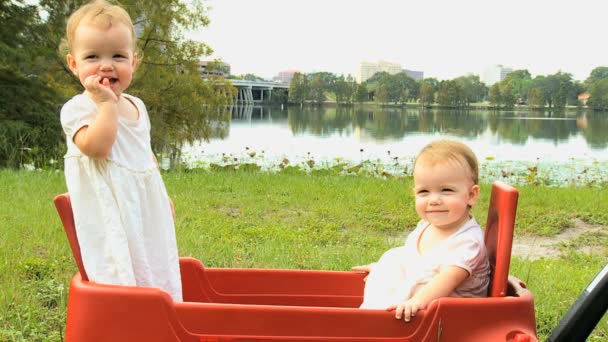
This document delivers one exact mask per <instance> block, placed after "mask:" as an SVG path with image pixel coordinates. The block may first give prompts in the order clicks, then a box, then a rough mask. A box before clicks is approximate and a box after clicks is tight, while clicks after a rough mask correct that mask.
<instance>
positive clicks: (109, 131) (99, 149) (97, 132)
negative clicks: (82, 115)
mask: <svg viewBox="0 0 608 342" xmlns="http://www.w3.org/2000/svg"><path fill="white" fill-rule="evenodd" d="M84 86H85V89H86V90H87V92H88V93H89V95H90V96H91V98H92V99H93V101H94V102H95V103H96V104H97V107H98V109H99V111H98V113H97V116H96V117H95V120H94V121H93V122H92V123H91V124H90V125H89V126H84V127H82V128H81V129H80V130H78V132H76V134H74V143H75V144H76V146H78V148H79V149H80V151H81V152H82V153H84V154H86V155H87V156H89V157H91V158H93V159H103V158H106V157H107V156H108V155H109V154H110V151H111V150H112V145H114V141H115V140H116V132H117V131H118V98H117V97H116V95H115V94H114V93H113V92H112V90H111V89H110V88H109V86H110V83H109V80H108V79H107V78H106V79H104V80H103V82H102V80H101V78H100V77H99V76H96V75H91V76H89V77H87V79H86V80H85V84H84Z"/></svg>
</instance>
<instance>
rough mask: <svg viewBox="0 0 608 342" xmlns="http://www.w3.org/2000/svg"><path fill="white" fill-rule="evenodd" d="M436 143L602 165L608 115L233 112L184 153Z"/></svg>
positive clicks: (516, 157)
mask: <svg viewBox="0 0 608 342" xmlns="http://www.w3.org/2000/svg"><path fill="white" fill-rule="evenodd" d="M439 138H449V139H455V140H460V141H463V142H465V143H467V144H468V145H469V146H471V148H472V149H473V150H474V151H475V153H476V154H477V156H478V158H479V159H495V160H508V161H534V160H538V159H540V160H542V161H556V162H564V161H569V160H571V159H572V158H574V159H577V160H587V161H594V160H607V159H608V114H607V113H601V114H595V115H592V114H589V113H587V114H584V113H578V114H577V113H576V112H566V113H561V114H550V113H539V112H527V111H509V112H505V111H503V112H491V111H466V112H464V111H451V110H432V111H428V110H427V111H420V110H418V109H404V110H379V109H371V110H360V109H352V108H346V109H341V108H304V109H300V108H299V107H297V108H294V107H287V108H285V109H283V110H281V109H280V108H271V107H236V108H234V109H233V113H232V120H231V122H230V124H229V127H228V128H227V131H226V132H225V136H224V137H222V138H212V139H211V141H209V142H199V143H196V144H194V145H193V146H189V147H188V148H187V149H186V152H187V154H189V155H191V157H192V158H194V159H196V157H195V156H198V157H200V158H205V156H207V157H210V156H212V155H218V154H219V155H221V154H224V155H240V154H244V153H250V152H251V151H255V152H257V153H262V152H263V153H264V154H265V155H266V157H267V158H271V159H272V158H289V159H293V160H298V159H309V158H314V159H315V160H334V159H336V158H342V159H345V160H352V161H359V160H365V159H368V160H370V159H378V158H379V159H386V158H388V157H391V158H392V157H413V156H415V155H416V153H417V152H418V151H419V150H420V149H421V148H422V147H423V146H424V145H426V144H427V143H428V142H430V141H432V140H435V139H439Z"/></svg>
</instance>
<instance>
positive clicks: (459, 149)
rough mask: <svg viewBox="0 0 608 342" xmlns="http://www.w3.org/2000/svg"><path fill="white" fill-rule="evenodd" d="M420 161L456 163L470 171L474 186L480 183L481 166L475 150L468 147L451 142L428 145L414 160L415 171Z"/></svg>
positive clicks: (440, 141) (441, 141) (444, 141)
mask: <svg viewBox="0 0 608 342" xmlns="http://www.w3.org/2000/svg"><path fill="white" fill-rule="evenodd" d="M419 160H424V162H429V163H431V164H436V163H440V162H446V161H451V162H456V163H458V164H460V165H461V166H462V167H465V168H467V169H468V171H469V174H470V175H471V180H472V181H473V184H475V185H477V184H478V182H479V166H478V164H477V157H476V156H475V153H473V150H471V148H469V147H468V146H467V145H465V144H463V143H461V142H458V141H451V140H437V141H434V142H432V143H430V144H428V145H426V146H425V147H424V148H422V150H421V151H420V153H419V154H418V156H417V157H416V160H414V169H415V168H416V163H417V162H418V161H419Z"/></svg>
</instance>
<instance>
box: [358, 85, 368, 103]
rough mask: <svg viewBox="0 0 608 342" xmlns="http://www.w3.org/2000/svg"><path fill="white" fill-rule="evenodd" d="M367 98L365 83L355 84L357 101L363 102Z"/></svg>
mask: <svg viewBox="0 0 608 342" xmlns="http://www.w3.org/2000/svg"><path fill="white" fill-rule="evenodd" d="M368 99H369V93H368V91H367V83H366V82H363V83H361V84H357V90H356V91H355V100H356V101H357V102H359V103H361V102H365V101H367V100H368Z"/></svg>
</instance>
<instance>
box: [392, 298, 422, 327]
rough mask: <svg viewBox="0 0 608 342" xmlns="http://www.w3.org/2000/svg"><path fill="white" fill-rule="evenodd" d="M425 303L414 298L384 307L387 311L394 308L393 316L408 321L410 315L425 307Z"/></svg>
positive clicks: (414, 314)
mask: <svg viewBox="0 0 608 342" xmlns="http://www.w3.org/2000/svg"><path fill="white" fill-rule="evenodd" d="M426 306H427V304H425V303H423V302H420V301H417V300H416V299H415V298H412V299H408V300H406V301H405V302H403V303H401V304H398V305H391V306H389V307H388V308H386V310H387V311H392V310H395V318H396V319H401V317H403V320H404V321H406V322H409V321H410V320H411V319H412V317H414V316H416V314H417V313H418V311H419V310H422V309H426Z"/></svg>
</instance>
